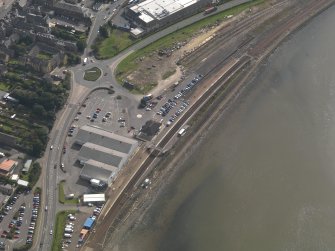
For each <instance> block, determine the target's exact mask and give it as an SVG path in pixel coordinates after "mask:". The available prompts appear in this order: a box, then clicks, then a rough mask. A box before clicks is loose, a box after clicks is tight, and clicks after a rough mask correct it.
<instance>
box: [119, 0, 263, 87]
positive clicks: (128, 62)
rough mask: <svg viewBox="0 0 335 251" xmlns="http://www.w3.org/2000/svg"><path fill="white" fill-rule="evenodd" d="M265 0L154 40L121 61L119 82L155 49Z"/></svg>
mask: <svg viewBox="0 0 335 251" xmlns="http://www.w3.org/2000/svg"><path fill="white" fill-rule="evenodd" d="M263 2H264V0H254V1H252V2H249V3H245V4H241V5H238V6H236V7H233V8H231V9H229V10H226V11H223V12H220V13H218V14H216V15H213V16H209V17H208V18H205V19H202V20H200V21H198V22H196V23H194V24H191V25H189V26H187V27H185V28H182V29H180V30H177V31H176V32H173V33H171V34H169V35H167V36H165V37H162V38H160V39H159V40H157V41H155V42H153V43H152V44H150V45H148V46H146V47H144V48H142V49H140V50H138V51H136V52H134V53H132V54H130V55H129V56H128V57H126V58H125V59H124V60H123V61H121V62H120V63H119V64H118V66H117V68H116V70H115V75H116V79H117V81H118V82H119V83H122V79H124V78H125V76H127V75H128V74H129V73H130V72H132V71H134V70H135V69H136V68H137V66H138V63H137V62H138V60H137V59H138V58H141V57H145V56H147V55H150V54H151V53H152V52H154V51H158V50H160V49H164V48H168V47H170V46H172V45H173V44H174V43H177V42H181V41H185V40H187V39H189V38H190V37H192V35H193V34H195V33H197V32H198V31H199V30H201V29H203V28H204V27H206V26H209V25H213V24H215V23H217V22H221V21H224V20H225V18H226V17H227V16H228V15H236V14H238V13H240V12H242V11H244V10H246V9H248V8H250V7H252V6H254V5H258V4H261V3H263Z"/></svg>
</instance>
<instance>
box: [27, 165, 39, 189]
mask: <svg viewBox="0 0 335 251" xmlns="http://www.w3.org/2000/svg"><path fill="white" fill-rule="evenodd" d="M41 170H42V168H41V166H40V164H39V163H38V162H34V164H33V166H32V168H31V169H30V170H29V174H28V181H29V188H32V187H34V186H35V184H36V182H37V181H38V179H39V178H40V175H41Z"/></svg>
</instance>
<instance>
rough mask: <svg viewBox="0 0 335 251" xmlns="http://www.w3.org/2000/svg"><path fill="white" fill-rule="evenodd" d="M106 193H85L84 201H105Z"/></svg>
mask: <svg viewBox="0 0 335 251" xmlns="http://www.w3.org/2000/svg"><path fill="white" fill-rule="evenodd" d="M105 201H106V198H105V194H104V193H97V194H84V195H83V202H84V203H88V202H105Z"/></svg>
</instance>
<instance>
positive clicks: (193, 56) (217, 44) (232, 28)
mask: <svg viewBox="0 0 335 251" xmlns="http://www.w3.org/2000/svg"><path fill="white" fill-rule="evenodd" d="M287 3H288V0H286V1H283V2H280V3H277V4H274V5H272V6H269V7H267V8H266V9H264V10H261V11H260V12H258V13H256V14H254V15H253V16H247V17H246V18H245V19H244V20H242V21H240V22H238V23H237V24H235V25H234V24H232V23H230V24H228V25H227V26H225V27H223V28H222V29H221V30H219V31H218V32H217V35H215V37H214V38H213V39H212V40H210V41H208V42H207V43H205V44H203V45H201V46H200V47H198V48H197V49H196V50H195V51H193V52H192V53H190V54H188V55H187V56H185V57H184V58H182V59H181V60H180V61H179V62H178V63H179V64H182V65H184V66H185V67H190V66H192V65H197V64H198V63H200V62H201V61H202V60H203V59H204V58H208V57H210V56H211V55H212V54H214V53H217V52H218V50H220V48H221V47H225V46H226V45H227V44H228V43H230V42H231V40H232V38H233V39H234V45H235V46H236V49H235V50H233V51H236V50H237V48H241V45H242V44H244V45H246V44H245V43H244V41H245V40H248V42H251V39H250V40H249V38H251V37H252V36H249V37H248V38H243V36H245V34H246V33H248V32H250V31H251V30H253V29H255V28H256V27H257V25H259V23H261V22H263V21H265V20H266V19H268V18H269V17H271V16H275V15H276V14H278V13H279V12H280V11H282V9H283V8H284V6H285V5H287Z"/></svg>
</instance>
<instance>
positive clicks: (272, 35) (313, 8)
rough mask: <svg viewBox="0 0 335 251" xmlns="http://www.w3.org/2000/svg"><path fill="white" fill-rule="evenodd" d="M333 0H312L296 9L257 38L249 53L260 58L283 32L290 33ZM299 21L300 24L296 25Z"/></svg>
mask: <svg viewBox="0 0 335 251" xmlns="http://www.w3.org/2000/svg"><path fill="white" fill-rule="evenodd" d="M333 3H334V1H333V0H320V1H312V2H309V3H307V4H306V6H305V7H304V8H301V9H299V10H297V11H296V13H295V15H294V16H289V17H287V18H286V19H284V20H283V21H282V22H280V23H279V25H277V26H276V27H275V28H274V29H271V30H270V31H268V32H265V33H263V34H262V35H261V36H260V37H259V38H258V39H257V40H258V42H257V44H256V45H255V46H254V47H253V48H251V49H250V50H249V51H248V54H249V55H251V56H252V57H255V58H258V57H260V55H261V54H263V53H264V51H265V50H267V49H268V48H269V47H271V45H273V44H274V42H275V41H276V40H278V39H279V38H280V37H281V36H283V34H285V33H289V32H290V31H291V30H293V29H296V28H297V27H298V26H299V25H300V24H299V21H300V23H304V22H301V20H306V19H309V18H310V15H311V14H313V15H316V14H317V13H319V12H320V11H322V10H324V9H325V8H327V7H329V6H330V5H331V4H333ZM297 23H298V25H296V24H297Z"/></svg>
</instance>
